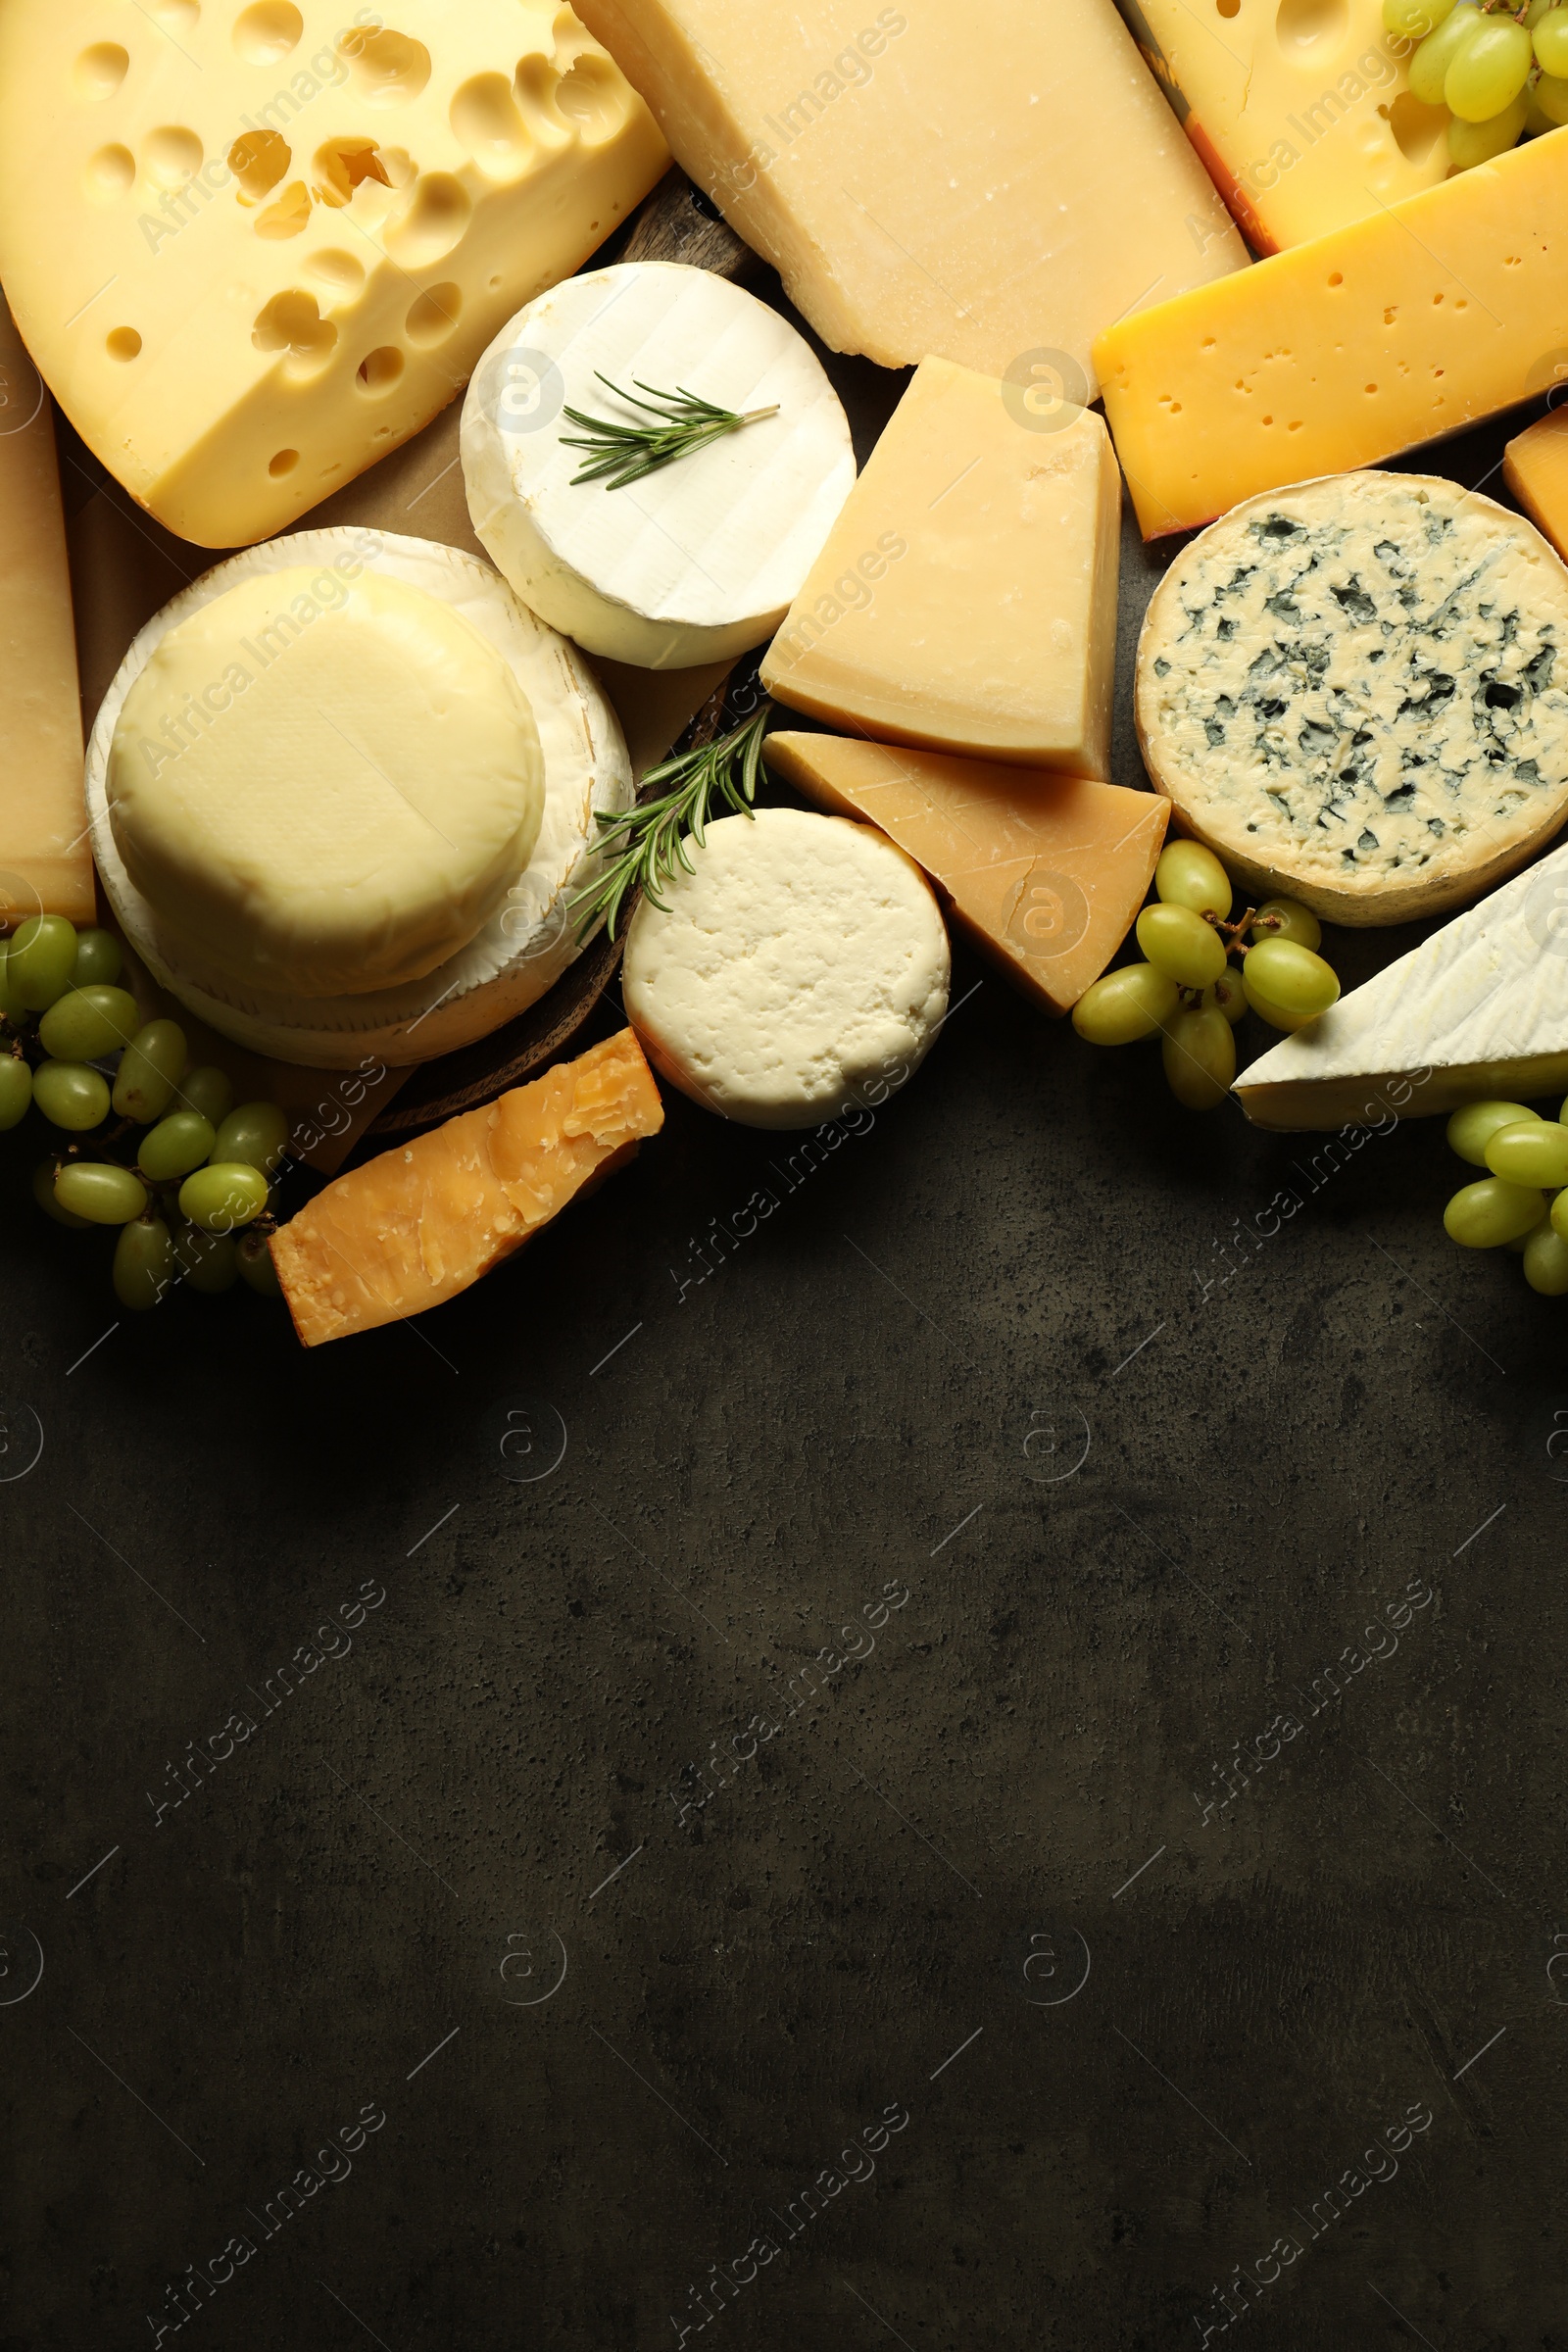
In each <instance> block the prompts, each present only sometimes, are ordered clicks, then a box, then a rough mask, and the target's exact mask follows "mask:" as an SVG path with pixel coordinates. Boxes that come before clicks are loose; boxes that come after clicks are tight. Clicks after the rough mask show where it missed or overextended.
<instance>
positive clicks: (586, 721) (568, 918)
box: [87, 529, 634, 1069]
mask: <svg viewBox="0 0 1568 2352" xmlns="http://www.w3.org/2000/svg"><path fill="white" fill-rule="evenodd" d="M300 566H305V567H308V568H309V571H310V574H311V576H312V578H313V579H315V578H318V577H320V578H321V580H322V586H321V590H320V601H322V602H323V603H324V602H326V601H327V599H328V598H329V596H330V595H331V594H332V590H331V587H330V583H331V582H332V581H334V580H335V581H337V582H339V583H341V584H343V585H344V586H352V585H353V584H354V583H356V582H358V581H359V580H361V579H362V578H363V577H365V576H367V575H368V574H373V575H375V577H376V578H377V579H383V580H391V581H397V582H402V583H404V584H406V585H407V586H409V587H411V588H414V589H417V590H420V591H422V592H423V594H424V595H426V596H427V597H430V598H433V599H436V600H438V601H439V602H440V603H441V604H443V605H444V606H446V607H447V608H449V609H450V610H451V611H452V612H453V613H456V614H458V615H459V616H461V617H462V618H463V619H464V620H465V621H466V622H467V623H469V624H470V625H471V627H472V628H473V629H474V630H475V631H477V632H478V634H479V636H480V637H482V638H483V639H484V640H485V642H486V643H487V644H488V645H489V646H491V647H492V648H494V650H495V651H496V652H497V653H498V654H499V655H500V656H501V658H502V660H503V661H504V662H505V664H506V668H507V670H508V672H509V673H510V675H511V677H512V678H513V679H514V680H515V684H516V685H517V686H518V687H519V688H520V689H521V692H522V695H523V697H524V699H525V701H526V704H527V706H528V708H529V710H530V711H531V713H532V718H533V723H534V727H535V729H536V731H537V736H538V741H539V747H540V752H541V756H542V760H543V800H542V808H541V811H540V819H539V828H538V834H537V838H536V839H535V841H534V844H533V849H532V852H531V854H530V856H529V858H528V861H527V863H526V865H525V866H524V867H523V870H522V872H521V873H520V874H519V875H518V876H517V877H516V879H515V882H514V883H513V885H512V887H511V889H510V890H509V891H508V893H507V895H506V897H505V899H504V900H503V902H502V903H501V904H500V906H499V907H497V908H496V910H495V911H494V912H493V913H492V914H491V915H490V916H489V918H488V920H486V921H485V922H484V924H483V925H482V927H481V928H480V929H479V931H478V932H477V933H476V934H475V935H474V936H473V937H472V938H471V939H470V940H469V941H468V942H467V944H466V946H464V947H462V948H460V949H459V950H458V952H457V953H456V954H455V955H453V956H449V957H448V959H447V960H446V961H445V962H443V963H441V964H438V965H437V966H436V968H435V969H434V970H433V971H431V972H429V973H428V974H427V975H426V976H424V977H423V978H421V979H417V980H414V981H405V982H402V983H400V984H399V985H397V986H395V987H390V988H376V989H371V990H367V991H359V992H354V993H346V994H343V995H340V996H334V997H318V998H310V997H305V996H301V995H299V994H298V993H296V992H294V991H292V990H287V989H282V988H276V987H272V986H269V985H267V984H265V983H263V982H262V981H261V980H260V979H253V980H249V981H247V980H243V979H240V978H236V977H235V976H234V975H233V974H232V973H230V972H228V971H226V970H224V969H223V968H221V966H220V964H219V963H218V962H217V961H216V960H213V959H211V958H209V957H208V956H205V955H204V954H203V953H202V951H201V950H200V948H199V947H197V946H195V945H194V944H193V943H192V941H191V940H190V938H189V937H188V936H187V935H186V934H185V932H184V931H183V930H182V929H180V928H178V927H176V926H174V925H172V924H171V922H170V921H169V919H168V917H167V916H166V915H165V914H164V912H163V911H162V910H161V909H160V908H156V907H154V906H153V905H152V903H151V902H150V900H149V899H147V898H146V897H144V896H143V894H142V893H141V891H140V890H138V889H137V887H136V885H135V883H134V882H133V880H132V879H131V875H130V873H129V871H128V869H127V867H126V864H125V861H124V859H123V857H122V855H121V853H120V849H119V846H118V844H117V842H116V839H115V829H114V825H113V823H112V821H111V816H110V808H109V791H108V770H109V759H110V752H111V748H112V746H113V744H114V741H115V736H116V732H117V728H118V726H119V723H120V719H121V714H122V712H123V710H124V707H125V704H126V700H127V697H128V696H129V695H130V693H131V691H132V689H133V688H134V687H135V685H136V683H137V681H138V679H139V678H140V677H141V675H142V673H143V671H144V670H145V669H146V667H147V664H148V662H149V661H150V660H151V659H152V658H153V656H154V654H155V652H156V651H157V649H158V647H159V646H160V645H161V644H162V643H163V642H164V640H165V639H166V638H167V637H168V635H169V633H170V632H171V631H172V630H173V629H177V628H178V627H179V626H180V625H181V624H182V623H183V622H185V621H187V620H188V619H189V618H190V617H191V616H192V615H193V614H196V613H200V612H202V611H203V610H204V609H205V608H206V607H208V606H210V605H212V604H213V603H214V601H215V600H217V599H218V598H221V597H222V596H224V595H225V594H226V593H227V592H229V591H230V590H232V589H233V588H235V587H237V586H238V585H240V584H241V583H242V582H245V581H248V580H253V579H255V580H264V579H267V578H269V577H270V576H271V575H274V574H276V573H278V572H280V571H288V570H292V569H295V568H298V567H300ZM330 709H331V711H332V712H333V714H334V715H335V714H337V705H336V704H334V705H333V706H331V707H330ZM340 723H341V721H340ZM345 757H346V755H345ZM633 798H634V787H633V783H632V773H631V762H630V760H629V759H628V757H627V753H626V745H625V741H624V738H623V737H622V734H621V731H620V725H619V722H618V720H617V719H616V717H615V715H614V712H613V711H612V709H611V707H610V705H609V703H608V702H607V701H606V699H605V696H604V693H603V691H602V689H601V688H600V686H599V684H598V681H597V680H596V679H595V678H594V676H593V674H592V672H591V671H590V670H589V668H588V666H587V664H586V663H585V662H583V660H582V659H581V657H580V656H579V655H578V654H577V652H576V651H575V649H574V648H573V647H571V646H570V645H568V644H567V643H566V642H565V640H564V638H562V637H559V636H558V635H557V634H556V632H555V631H554V630H553V629H549V628H546V627H545V626H544V624H543V623H542V622H541V621H539V620H538V619H536V618H535V616H534V614H533V613H530V612H529V611H528V610H527V608H526V607H525V606H524V605H521V604H520V603H519V602H518V600H517V599H516V598H515V596H514V595H513V593H512V591H511V590H510V589H509V588H508V587H507V585H506V583H505V582H504V581H503V580H499V579H498V578H497V577H496V575H495V573H494V572H493V571H492V570H491V569H490V567H489V565H488V564H482V563H480V562H479V561H478V560H477V559H476V558H475V557H472V556H467V555H464V554H462V553H460V552H459V551H458V550H457V549H455V548H450V547H444V546H438V545H436V544H435V543H433V542H431V541H429V540H423V539H406V538H402V537H398V536H395V535H394V534H391V533H388V532H381V531H371V530H365V529H347V530H333V531H307V532H301V533H297V534H296V535H294V536H293V537H291V538H286V539H277V540H272V541H270V542H268V543H267V544H266V545H264V546H261V547H256V548H250V549H247V550H246V551H245V552H244V553H243V554H241V555H238V556H234V557H232V558H230V559H229V561H228V562H227V563H224V564H219V565H218V566H217V567H216V568H215V569H214V570H212V571H210V572H207V573H206V574H204V575H203V577H202V578H201V579H199V580H196V581H194V582H193V583H192V585H191V586H190V587H189V588H187V589H185V590H184V591H182V593H181V594H180V595H179V596H177V597H175V598H174V600H173V601H172V604H170V605H168V606H166V607H165V609H164V610H163V612H162V613H158V614H157V615H156V616H155V617H154V619H152V620H151V621H149V622H148V624H147V626H146V627H145V628H144V629H143V630H142V631H141V634H140V635H139V636H138V637H137V639H136V641H135V643H134V644H133V645H132V647H131V649H130V652H129V653H128V654H127V655H126V657H125V660H124V662H123V664H122V666H121V670H120V673H119V675H118V676H117V677H116V679H115V682H114V684H113V685H112V686H111V688H110V690H109V692H108V694H107V695H106V696H105V698H104V702H103V706H102V709H101V710H100V711H99V713H98V717H97V722H96V724H95V726H94V728H93V732H92V740H91V743H90V745H89V747H88V754H87V810H88V817H89V821H90V824H91V829H92V844H93V855H94V858H96V860H97V864H98V871H99V875H100V877H101V879H102V882H103V886H104V890H105V894H106V896H107V897H108V899H109V903H110V905H111V907H113V908H114V911H115V914H116V916H117V918H118V919H119V921H120V923H121V925H122V927H123V930H124V932H125V935H126V937H127V938H128V939H129V941H130V943H131V945H132V947H133V948H134V949H135V950H136V952H137V954H138V955H139V956H140V957H141V958H142V961H143V962H144V963H145V964H146V965H147V966H148V969H149V970H150V971H151V972H152V973H153V975H154V977H155V978H156V979H157V980H158V981H159V982H160V984H161V985H162V986H163V987H165V988H167V989H168V990H169V991H170V992H171V994H172V995H173V996H175V997H177V998H178V999H179V1000H180V1001H181V1002H182V1003H183V1004H184V1005H187V1006H188V1007H189V1009H190V1010H191V1011H192V1012H194V1013H196V1014H197V1015H199V1017H200V1018H201V1019H203V1020H205V1021H207V1022H208V1023H210V1025H211V1026H212V1027H213V1028H215V1029H217V1030H218V1031H219V1032H220V1033H221V1035H223V1036H225V1037H228V1038H231V1039H232V1040H233V1041H234V1042H235V1043H236V1044H238V1045H242V1046H246V1047H249V1048H250V1049H251V1050H252V1051H253V1052H256V1053H260V1054H271V1055H272V1056H274V1057H275V1058H276V1059H278V1060H280V1061H292V1062H299V1063H303V1064H305V1065H307V1066H308V1067H312V1068H317V1069H349V1068H354V1067H356V1066H358V1065H359V1064H360V1063H361V1062H362V1061H363V1060H365V1059H367V1058H368V1057H371V1056H374V1057H378V1058H380V1059H382V1060H384V1061H386V1062H388V1063H390V1064H392V1065H394V1066H404V1065H408V1064H411V1063H415V1062H421V1061H429V1060H433V1059H434V1058H435V1057H436V1056H437V1055H438V1054H450V1053H454V1052H456V1051H457V1050H458V1049H459V1048H461V1047H463V1046H467V1045H471V1044H473V1043H474V1041H475V1040H476V1039H478V1038H481V1037H487V1036H489V1035H490V1034H491V1033H492V1031H494V1030H496V1029H499V1028H501V1027H503V1026H504V1025H505V1023H506V1022H508V1021H510V1020H513V1019H515V1017H516V1015H517V1014H518V1013H520V1012H524V1011H526V1010H527V1008H528V1007H529V1005H534V1004H536V1003H537V1002H538V1000H539V999H540V998H541V997H542V996H544V995H545V993H546V991H547V990H548V989H550V988H551V987H552V986H553V985H554V983H555V982H556V981H557V980H558V979H559V978H560V977H561V974H562V973H563V972H564V970H565V969H566V967H567V965H568V964H570V963H571V962H572V961H573V960H574V959H575V957H576V956H577V955H578V954H579V952H580V948H581V945H582V944H583V943H582V942H579V939H578V936H577V923H578V916H577V914H576V912H575V911H574V910H573V907H572V902H573V901H574V899H575V898H576V897H577V895H578V894H579V893H580V892H582V891H583V890H584V889H586V888H587V887H588V886H589V885H590V884H591V882H592V881H593V880H594V878H595V877H596V875H597V874H598V873H599V872H600V871H601V870H602V865H603V860H602V858H601V855H600V853H599V852H598V850H597V848H596V842H597V836H598V831H599V828H598V826H597V824H596V823H595V818H596V816H597V815H598V814H599V813H601V812H603V813H604V814H606V815H614V814H618V813H620V812H621V811H622V810H624V809H628V808H630V806H631V804H632V800H633Z"/></svg>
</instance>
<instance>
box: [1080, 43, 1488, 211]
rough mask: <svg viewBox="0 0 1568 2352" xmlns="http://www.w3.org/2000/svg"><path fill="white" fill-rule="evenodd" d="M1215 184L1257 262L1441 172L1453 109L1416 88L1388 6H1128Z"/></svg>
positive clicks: (1428, 183)
mask: <svg viewBox="0 0 1568 2352" xmlns="http://www.w3.org/2000/svg"><path fill="white" fill-rule="evenodd" d="M1122 13H1123V14H1124V16H1125V17H1126V18H1127V21H1128V23H1129V24H1130V25H1131V26H1132V28H1133V31H1134V33H1135V34H1136V36H1137V39H1138V45H1139V47H1140V48H1141V49H1142V50H1143V53H1144V56H1145V58H1146V60H1147V61H1148V64H1149V66H1150V68H1151V69H1152V73H1153V74H1154V77H1155V79H1156V80H1157V81H1158V82H1159V84H1160V86H1161V87H1162V88H1163V90H1164V91H1165V94H1166V96H1167V97H1168V98H1169V99H1170V102H1171V104H1172V105H1173V106H1174V107H1175V109H1176V112H1177V114H1178V116H1179V117H1180V118H1181V121H1182V122H1183V123H1184V124H1185V126H1186V130H1187V136H1188V137H1189V138H1190V139H1191V140H1192V142H1193V145H1194V146H1195V147H1196V148H1197V150H1198V152H1199V154H1200V155H1201V157H1202V159H1203V162H1204V163H1205V164H1206V165H1207V167H1208V172H1209V176H1210V178H1211V179H1212V180H1213V182H1214V184H1215V186H1216V187H1217V188H1218V189H1219V191H1220V193H1221V195H1222V196H1223V197H1224V199H1225V201H1226V203H1227V204H1228V205H1229V206H1230V209H1231V211H1232V213H1233V214H1234V215H1235V217H1236V219H1237V220H1238V221H1240V223H1241V225H1242V227H1243V229H1244V230H1245V231H1246V234H1247V238H1248V241H1249V243H1250V245H1251V246H1252V247H1253V248H1254V249H1255V250H1256V251H1257V252H1258V253H1280V252H1283V250H1284V249H1285V248H1286V247H1287V246H1289V245H1300V244H1302V243H1304V242H1305V240H1306V239H1307V238H1308V237H1321V236H1325V235H1326V234H1327V233H1328V231H1329V230H1330V229H1334V228H1345V227H1348V224H1349V223H1350V221H1364V220H1366V219H1367V218H1368V216H1369V215H1370V214H1373V213H1376V212H1378V211H1380V210H1381V208H1382V207H1383V206H1384V205H1387V204H1397V203H1399V202H1400V200H1401V199H1402V198H1403V197H1406V196H1414V195H1416V194H1418V193H1419V191H1420V190H1421V189H1422V188H1430V187H1435V186H1436V185H1437V183H1438V181H1439V180H1440V179H1444V178H1446V176H1447V171H1448V147H1447V140H1446V136H1445V133H1446V129H1447V125H1448V112H1447V109H1446V107H1442V106H1423V105H1422V103H1421V101H1420V99H1419V98H1417V97H1416V96H1415V95H1414V93H1413V92H1412V91H1411V89H1410V87H1409V73H1408V63H1407V61H1408V57H1409V53H1410V50H1411V48H1412V47H1413V43H1411V42H1409V41H1397V40H1395V39H1394V38H1393V37H1392V36H1391V35H1390V34H1389V32H1388V31H1386V29H1385V28H1384V24H1383V7H1382V0H1340V5H1338V6H1335V7H1324V6H1322V5H1321V0H1284V4H1283V5H1281V0H1239V5H1238V6H1237V7H1235V8H1232V7H1230V6H1229V5H1227V6H1226V7H1225V8H1222V9H1218V10H1216V9H1215V8H1214V7H1213V6H1212V5H1207V6H1202V7H1194V6H1192V5H1191V0H1123V11H1122Z"/></svg>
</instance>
